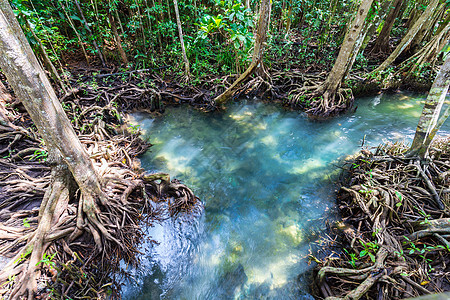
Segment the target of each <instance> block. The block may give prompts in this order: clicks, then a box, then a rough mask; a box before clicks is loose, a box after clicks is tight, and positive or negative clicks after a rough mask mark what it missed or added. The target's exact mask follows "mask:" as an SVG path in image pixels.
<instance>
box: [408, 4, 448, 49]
mask: <svg viewBox="0 0 450 300" xmlns="http://www.w3.org/2000/svg"><path fill="white" fill-rule="evenodd" d="M444 10H445V4H441V5H440V6H439V8H437V9H436V10H435V12H434V14H433V15H432V16H430V17H429V18H428V19H427V20H426V21H425V23H424V24H423V26H422V28H420V30H419V31H418V32H417V34H416V36H415V37H414V39H413V40H412V41H411V45H410V46H409V49H410V51H411V52H412V53H415V52H417V50H418V49H419V48H420V45H421V43H422V42H423V41H424V39H425V37H426V36H427V35H428V33H429V32H432V33H433V32H434V27H435V25H436V22H437V19H438V18H439V17H440V16H441V14H442V13H443V12H444Z"/></svg>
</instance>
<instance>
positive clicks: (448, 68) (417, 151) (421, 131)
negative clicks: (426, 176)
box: [408, 55, 450, 159]
mask: <svg viewBox="0 0 450 300" xmlns="http://www.w3.org/2000/svg"><path fill="white" fill-rule="evenodd" d="M449 85H450V55H449V56H447V59H446V60H445V62H444V64H443V65H442V67H441V69H440V70H439V73H438V74H437V76H436V79H435V80H434V82H433V86H432V87H431V89H430V92H429V94H428V96H427V100H426V102H425V105H424V107H423V110H422V115H421V116H420V119H419V124H418V125H417V129H416V134H415V136H414V140H413V142H412V145H411V148H410V149H409V150H408V156H416V155H418V156H419V157H420V158H422V159H423V158H424V157H425V156H426V155H427V153H428V148H429V147H430V144H431V142H432V140H433V138H434V136H435V135H436V132H437V130H438V129H439V127H440V126H441V125H442V124H443V123H444V121H445V118H447V117H448V109H447V111H446V113H444V115H443V116H442V118H441V119H440V120H438V119H439V115H440V113H441V109H442V105H443V104H444V101H445V97H446V96H447V92H448V88H449Z"/></svg>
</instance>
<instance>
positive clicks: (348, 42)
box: [320, 0, 373, 110]
mask: <svg viewBox="0 0 450 300" xmlns="http://www.w3.org/2000/svg"><path fill="white" fill-rule="evenodd" d="M372 2H373V0H363V1H362V2H361V5H360V6H359V9H358V11H357V13H356V15H355V17H354V19H353V22H352V24H351V26H350V30H349V31H348V33H347V35H346V37H345V39H344V42H343V43H342V46H341V49H340V50H339V55H338V57H337V59H336V62H335V63H334V65H333V69H332V70H331V72H330V74H329V75H328V77H327V79H326V80H325V82H324V84H323V85H322V87H321V89H320V91H321V93H323V99H324V107H325V110H326V109H327V108H328V107H329V105H328V104H329V101H331V102H332V101H333V100H334V96H335V94H336V91H337V90H338V88H339V87H340V85H341V83H342V80H343V79H344V77H345V75H346V74H347V73H348V71H349V70H350V69H351V67H352V65H353V62H354V60H355V58H356V55H357V54H358V52H359V49H360V47H361V45H362V42H363V41H364V37H365V34H361V32H362V31H363V30H364V23H365V20H366V17H367V14H368V13H369V10H370V7H371V6H372Z"/></svg>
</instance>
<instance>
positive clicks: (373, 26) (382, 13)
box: [359, 0, 392, 52]
mask: <svg viewBox="0 0 450 300" xmlns="http://www.w3.org/2000/svg"><path fill="white" fill-rule="evenodd" d="M391 4H392V1H391V0H385V1H383V2H382V4H381V7H380V8H379V9H378V13H377V14H376V16H375V17H374V18H373V20H372V21H370V22H366V24H365V26H366V28H367V30H366V34H365V38H364V42H363V44H362V46H361V48H360V49H359V51H360V52H364V50H365V49H366V47H367V45H368V44H369V42H370V40H371V39H372V36H373V35H374V33H375V31H376V30H377V28H378V27H379V26H380V24H381V22H382V21H383V20H384V19H385V17H386V14H387V12H388V9H389V7H390V6H391ZM367 23H368V24H367Z"/></svg>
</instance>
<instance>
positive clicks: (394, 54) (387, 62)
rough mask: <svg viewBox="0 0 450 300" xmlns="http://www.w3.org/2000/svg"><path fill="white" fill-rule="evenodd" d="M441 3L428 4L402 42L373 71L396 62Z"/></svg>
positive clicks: (375, 71) (380, 69)
mask: <svg viewBox="0 0 450 300" xmlns="http://www.w3.org/2000/svg"><path fill="white" fill-rule="evenodd" d="M438 4H439V0H431V2H430V4H428V6H427V8H426V10H425V11H424V12H423V14H422V15H421V16H420V18H419V19H418V20H417V21H416V22H415V23H414V25H413V26H412V27H411V29H410V30H409V31H408V32H407V33H406V35H405V36H404V37H403V39H402V40H401V42H400V44H399V45H398V46H397V48H395V50H394V52H392V54H391V55H389V57H388V58H387V59H386V60H385V61H384V62H383V63H382V64H381V65H380V66H379V67H378V68H377V69H375V70H374V71H373V73H378V72H382V71H384V70H385V69H386V68H387V67H388V66H389V65H390V64H392V63H393V62H394V60H395V59H396V58H397V57H398V56H399V55H400V54H401V53H402V52H403V50H405V49H406V47H408V45H409V44H410V43H411V41H412V40H413V39H414V37H415V36H416V34H417V32H419V30H420V29H421V28H422V26H423V24H424V23H425V21H426V20H428V18H429V17H430V16H431V15H432V14H433V12H434V11H435V10H436V7H437V6H438Z"/></svg>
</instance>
